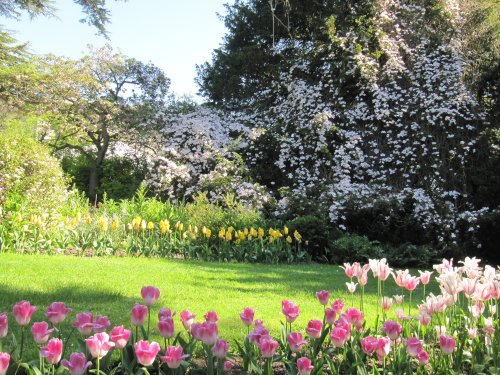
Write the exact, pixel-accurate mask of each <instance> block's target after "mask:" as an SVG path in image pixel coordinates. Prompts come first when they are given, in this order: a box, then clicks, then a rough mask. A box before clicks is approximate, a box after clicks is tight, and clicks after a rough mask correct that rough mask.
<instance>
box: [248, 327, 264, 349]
mask: <svg viewBox="0 0 500 375" xmlns="http://www.w3.org/2000/svg"><path fill="white" fill-rule="evenodd" d="M264 337H269V331H268V330H267V329H266V328H264V327H263V326H256V327H255V328H254V330H253V331H252V332H250V334H249V335H248V339H249V340H250V341H251V342H253V343H254V344H255V345H257V346H258V345H259V343H260V340H261V339H262V338H264Z"/></svg>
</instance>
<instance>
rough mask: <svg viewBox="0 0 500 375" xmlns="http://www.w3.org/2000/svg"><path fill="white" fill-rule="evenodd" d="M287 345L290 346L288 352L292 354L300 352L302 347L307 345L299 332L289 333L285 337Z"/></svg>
mask: <svg viewBox="0 0 500 375" xmlns="http://www.w3.org/2000/svg"><path fill="white" fill-rule="evenodd" d="M287 340H288V344H289V345H290V350H291V351H292V352H293V353H297V352H299V351H300V349H301V348H302V346H303V345H306V344H307V341H306V340H304V339H303V337H302V334H301V333H299V332H291V333H289V334H288V336H287Z"/></svg>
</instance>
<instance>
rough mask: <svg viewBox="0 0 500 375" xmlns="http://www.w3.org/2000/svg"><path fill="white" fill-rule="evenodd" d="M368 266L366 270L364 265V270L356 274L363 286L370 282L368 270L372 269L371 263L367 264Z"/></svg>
mask: <svg viewBox="0 0 500 375" xmlns="http://www.w3.org/2000/svg"><path fill="white" fill-rule="evenodd" d="M367 266H368V268H366V270H365V267H363V269H362V270H363V272H361V273H359V274H358V275H356V278H357V279H358V283H359V285H361V286H365V285H366V284H367V283H368V270H369V269H370V266H369V265H367Z"/></svg>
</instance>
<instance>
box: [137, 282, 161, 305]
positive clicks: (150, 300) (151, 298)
mask: <svg viewBox="0 0 500 375" xmlns="http://www.w3.org/2000/svg"><path fill="white" fill-rule="evenodd" d="M141 296H142V300H143V301H144V304H145V305H146V306H151V305H154V304H155V303H156V301H158V298H160V290H159V289H158V288H155V287H154V286H143V287H142V289H141Z"/></svg>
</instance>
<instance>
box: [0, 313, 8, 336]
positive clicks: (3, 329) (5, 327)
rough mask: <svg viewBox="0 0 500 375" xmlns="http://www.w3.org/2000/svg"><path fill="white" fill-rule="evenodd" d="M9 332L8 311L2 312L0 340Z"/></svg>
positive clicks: (0, 317) (0, 315)
mask: <svg viewBox="0 0 500 375" xmlns="http://www.w3.org/2000/svg"><path fill="white" fill-rule="evenodd" d="M7 332H9V319H8V317H7V313H1V314H0V340H1V339H3V338H4V337H5V336H7Z"/></svg>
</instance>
